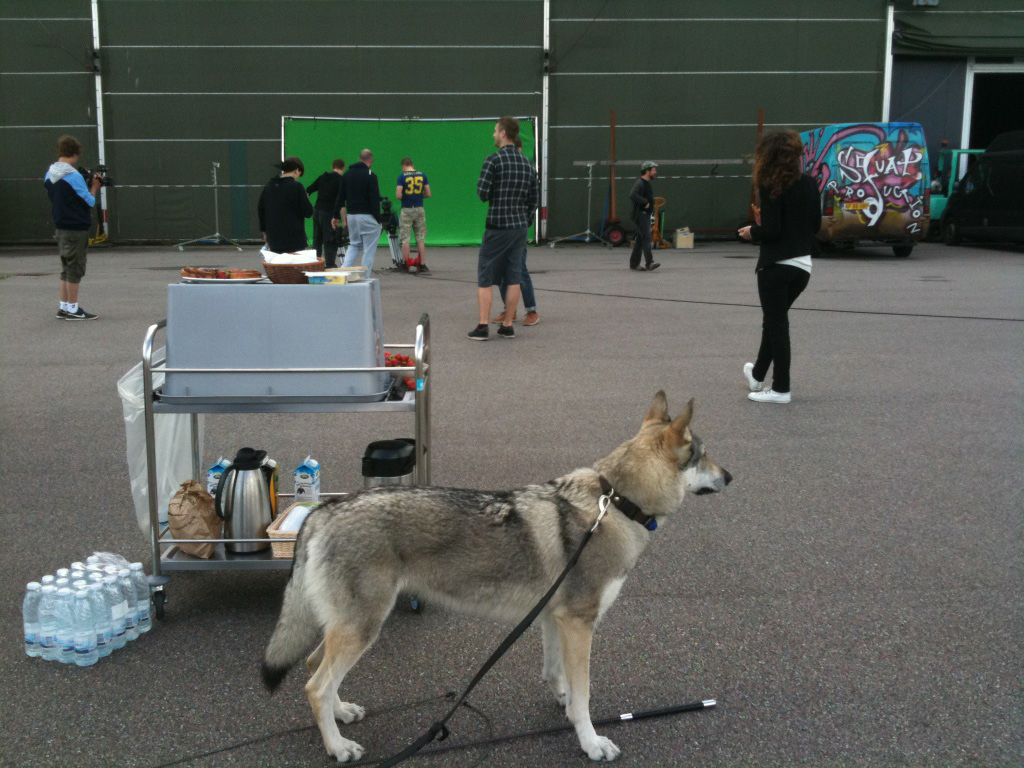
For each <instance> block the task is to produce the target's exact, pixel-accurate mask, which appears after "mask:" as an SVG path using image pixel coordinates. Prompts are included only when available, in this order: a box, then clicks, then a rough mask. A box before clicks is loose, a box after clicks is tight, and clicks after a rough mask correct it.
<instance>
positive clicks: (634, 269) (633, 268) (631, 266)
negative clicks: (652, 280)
mask: <svg viewBox="0 0 1024 768" xmlns="http://www.w3.org/2000/svg"><path fill="white" fill-rule="evenodd" d="M629 268H630V269H631V270H633V271H634V272H636V271H637V270H638V269H640V267H639V266H637V267H634V266H633V265H632V264H631V265H630V267H629Z"/></svg>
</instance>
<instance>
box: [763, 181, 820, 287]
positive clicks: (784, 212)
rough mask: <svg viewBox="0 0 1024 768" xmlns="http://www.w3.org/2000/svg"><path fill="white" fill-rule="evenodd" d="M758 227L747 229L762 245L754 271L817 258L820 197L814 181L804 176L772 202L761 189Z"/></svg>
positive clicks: (764, 190)
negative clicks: (798, 257)
mask: <svg viewBox="0 0 1024 768" xmlns="http://www.w3.org/2000/svg"><path fill="white" fill-rule="evenodd" d="M758 191H759V193H760V195H761V223H760V224H759V225H758V224H755V225H753V226H752V227H751V228H750V236H751V238H752V239H753V240H754V242H756V243H760V244H761V253H760V256H759V257H758V259H757V267H756V268H755V271H757V272H760V271H761V270H762V269H764V268H765V267H768V266H771V265H772V264H774V263H775V262H777V261H783V260H785V259H793V258H796V257H797V256H817V255H818V253H819V249H818V238H817V237H815V235H816V234H817V233H818V229H820V228H821V195H820V194H819V193H818V185H817V184H815V183H814V179H812V178H811V177H810V176H808V175H807V174H806V173H805V174H803V175H802V176H801V177H800V178H799V179H797V181H796V182H795V183H794V184H791V185H790V186H789V187H788V188H786V189H784V190H783V191H782V194H781V195H779V196H778V197H776V198H775V199H772V198H771V197H769V196H768V190H767V189H765V188H764V187H761V188H760V189H759V190H758Z"/></svg>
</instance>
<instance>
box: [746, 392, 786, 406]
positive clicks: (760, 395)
mask: <svg viewBox="0 0 1024 768" xmlns="http://www.w3.org/2000/svg"><path fill="white" fill-rule="evenodd" d="M747 399H748V400H753V401H754V402H755V403H788V402H789V401H790V399H791V398H790V394H789V392H776V391H775V390H774V389H765V390H763V391H761V392H751V393H750V394H749V395H747Z"/></svg>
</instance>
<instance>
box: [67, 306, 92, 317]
mask: <svg viewBox="0 0 1024 768" xmlns="http://www.w3.org/2000/svg"><path fill="white" fill-rule="evenodd" d="M64 319H65V320H95V319H96V315H94V314H93V313H92V312H86V311H85V310H84V309H82V308H81V307H79V308H78V311H77V312H65V313H64Z"/></svg>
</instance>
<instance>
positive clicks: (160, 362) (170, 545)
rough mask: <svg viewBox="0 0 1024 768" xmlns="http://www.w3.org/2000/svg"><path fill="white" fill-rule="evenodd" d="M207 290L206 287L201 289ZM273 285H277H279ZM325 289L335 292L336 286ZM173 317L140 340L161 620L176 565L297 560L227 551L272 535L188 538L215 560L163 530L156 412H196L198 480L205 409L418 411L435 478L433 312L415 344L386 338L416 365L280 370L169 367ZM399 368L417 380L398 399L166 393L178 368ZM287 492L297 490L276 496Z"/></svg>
mask: <svg viewBox="0 0 1024 768" xmlns="http://www.w3.org/2000/svg"><path fill="white" fill-rule="evenodd" d="M199 290H203V289H199ZM269 290H275V289H273V288H271V289H269ZM320 290H325V291H334V290H337V289H335V288H326V289H324V288H321V289H320ZM167 323H168V320H167V319H164V320H161V321H160V322H158V323H156V324H154V325H151V326H150V327H149V330H148V331H147V332H146V337H145V340H144V341H143V343H142V380H143V394H144V401H145V433H146V467H147V480H146V482H147V484H148V490H147V498H148V503H149V520H150V531H151V538H152V553H151V554H152V560H153V565H152V575H151V576H150V578H149V581H150V588H151V590H152V592H153V604H154V608H155V613H156V616H157V618H158V619H162V618H163V616H164V603H165V602H166V599H167V597H166V593H165V589H166V585H167V583H168V582H169V581H170V576H168V575H167V574H168V573H169V572H171V571H214V570H283V569H289V568H291V565H292V559H291V558H274V557H273V552H272V549H267V550H264V551H261V552H254V553H248V554H236V553H232V552H229V551H227V550H226V548H225V546H224V543H225V542H228V541H230V542H234V543H254V542H270V541H271V539H269V538H267V539H230V540H228V539H189V540H188V542H187V543H194V542H212V543H215V544H217V547H216V549H215V551H214V554H213V555H212V557H210V558H209V559H202V558H198V557H194V556H192V555H189V554H186V553H184V552H182V551H181V549H180V548H179V547H178V545H179V544H181V543H186V542H184V541H182V540H179V539H174V538H171V537H170V531H169V530H168V529H166V528H165V529H164V530H162V531H161V529H160V524H159V517H158V502H159V501H160V500H158V499H157V498H156V493H155V489H157V488H158V484H157V477H156V471H157V470H156V430H155V421H154V416H155V415H156V414H184V413H188V414H190V415H191V442H192V477H193V479H195V480H197V481H198V480H200V478H201V477H202V476H203V475H202V472H203V470H202V467H201V466H200V465H201V463H202V446H201V445H200V440H199V419H198V414H200V413H368V412H385V413H413V414H414V416H415V438H416V454H415V455H416V474H415V480H416V483H417V484H418V485H428V484H429V483H430V318H429V316H428V315H427V314H423V315H422V316H421V317H420V320H419V323H418V324H417V325H416V335H415V341H414V342H413V343H412V344H381V347H383V348H384V349H389V350H409V349H411V350H413V358H414V365H412V366H407V367H378V366H370V367H348V368H332V367H303V368H300V367H288V368H281V367H274V368H211V367H195V368H185V367H169V366H168V365H167V346H169V345H165V347H163V348H161V349H158V348H157V347H156V345H155V342H156V338H157V335H158V334H159V333H160V332H161V330H164V329H166V328H167ZM156 373H162V374H164V381H165V385H164V386H163V387H161V388H160V389H154V386H153V376H154V374H156ZM360 373H362V374H365V373H374V374H381V373H385V374H389V375H390V374H400V375H402V376H410V375H412V376H413V377H414V378H415V384H416V386H415V390H408V391H406V392H404V394H403V395H402V396H400V397H397V396H396V395H395V392H396V389H395V388H392V389H391V391H390V392H389V395H388V397H387V398H386V399H383V400H377V401H363V402H353V401H352V400H351V399H346V398H344V397H341V396H338V397H333V398H332V397H331V396H330V395H327V396H324V395H323V394H319V395H317V396H315V397H308V398H302V397H289V398H279V399H276V400H275V398H273V397H256V396H254V397H251V398H246V397H242V398H231V402H210V401H209V399H208V398H205V399H204V398H190V397H188V396H187V395H186V396H175V397H168V396H167V395H166V394H165V391H164V390H165V389H166V382H168V381H169V380H170V379H169V377H170V376H173V375H175V374H194V375H201V376H213V375H218V376H219V375H222V374H226V375H228V376H232V377H234V376H238V377H245V376H249V377H253V376H264V375H267V374H272V375H273V376H277V377H279V376H280V375H281V374H287V375H289V376H301V375H306V374H360ZM278 495H279V496H281V497H286V496H292V494H278ZM341 495H344V494H332V493H321V496H341ZM274 541H277V542H281V541H294V539H284V538H275V539H274Z"/></svg>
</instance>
